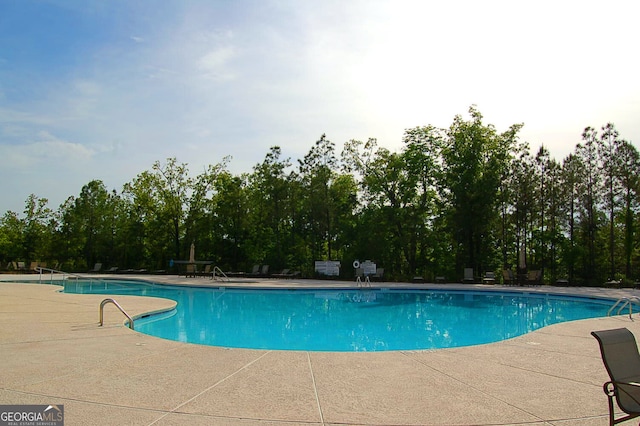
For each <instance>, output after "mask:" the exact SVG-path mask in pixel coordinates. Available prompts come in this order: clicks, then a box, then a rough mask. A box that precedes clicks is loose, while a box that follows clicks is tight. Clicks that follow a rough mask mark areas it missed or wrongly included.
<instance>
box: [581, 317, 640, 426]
mask: <svg viewBox="0 0 640 426" xmlns="http://www.w3.org/2000/svg"><path fill="white" fill-rule="evenodd" d="M591 335H593V337H595V338H596V340H597V341H598V343H599V344H600V353H601V355H602V362H603V363H604V366H605V367H606V369H607V373H609V378H610V379H611V380H610V381H608V382H606V383H605V384H604V385H603V389H604V393H605V394H606V395H607V398H608V400H609V425H611V426H613V425H615V424H617V423H621V422H624V421H627V420H631V419H634V418H636V417H638V416H640V354H639V353H638V345H637V344H636V339H635V338H634V337H633V333H631V332H630V331H629V330H628V329H626V328H616V329H613V330H602V331H593V332H591ZM614 398H615V400H616V402H617V404H618V407H620V409H621V410H622V411H624V412H625V413H626V415H625V416H623V417H619V418H617V419H616V418H615V412H614V405H613V399H614Z"/></svg>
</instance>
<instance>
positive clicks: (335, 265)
mask: <svg viewBox="0 0 640 426" xmlns="http://www.w3.org/2000/svg"><path fill="white" fill-rule="evenodd" d="M315 270H316V272H317V273H318V274H320V275H328V276H331V277H337V276H338V275H340V261H339V260H316V268H315Z"/></svg>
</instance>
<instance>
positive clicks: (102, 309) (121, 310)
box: [100, 298, 133, 330]
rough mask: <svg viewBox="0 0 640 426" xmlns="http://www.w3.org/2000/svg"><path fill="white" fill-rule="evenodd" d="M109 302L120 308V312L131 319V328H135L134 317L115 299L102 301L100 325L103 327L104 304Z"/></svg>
mask: <svg viewBox="0 0 640 426" xmlns="http://www.w3.org/2000/svg"><path fill="white" fill-rule="evenodd" d="M107 303H113V304H114V305H115V306H116V308H118V309H119V310H120V312H122V313H123V314H124V316H125V317H127V319H128V320H129V328H130V329H131V330H133V319H132V318H131V317H130V316H129V314H128V313H127V312H126V311H125V310H124V309H122V306H120V305H119V304H118V302H116V301H115V300H114V299H110V298H109V299H104V300H103V301H102V302H100V327H102V324H103V323H104V322H103V317H104V305H106V304H107Z"/></svg>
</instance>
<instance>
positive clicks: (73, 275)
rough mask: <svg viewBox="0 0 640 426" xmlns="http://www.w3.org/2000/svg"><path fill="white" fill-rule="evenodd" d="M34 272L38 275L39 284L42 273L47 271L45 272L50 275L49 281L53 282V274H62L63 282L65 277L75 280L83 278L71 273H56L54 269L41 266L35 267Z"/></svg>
mask: <svg viewBox="0 0 640 426" xmlns="http://www.w3.org/2000/svg"><path fill="white" fill-rule="evenodd" d="M35 271H36V272H38V273H39V274H40V282H42V275H43V274H44V271H47V272H49V273H51V278H50V280H51V281H53V274H62V279H63V280H64V279H65V277H66V276H67V275H68V276H70V277H75V278H76V279H78V278H84V277H83V276H82V275H78V274H73V273H71V272H64V271H58V270H56V269H51V268H44V267H42V266H36V267H35Z"/></svg>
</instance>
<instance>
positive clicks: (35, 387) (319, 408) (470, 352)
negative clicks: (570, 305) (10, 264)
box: [0, 285, 640, 426]
mask: <svg viewBox="0 0 640 426" xmlns="http://www.w3.org/2000/svg"><path fill="white" fill-rule="evenodd" d="M0 292H2V297H0V312H2V313H5V315H0V327H1V328H2V329H3V330H11V331H12V332H13V334H9V333H7V332H5V333H3V334H2V335H0V343H1V344H0V356H2V359H4V360H5V365H4V367H3V372H2V395H3V401H4V403H5V404H25V403H50V402H51V401H54V402H55V403H59V404H64V405H65V411H66V412H67V413H69V418H68V422H69V424H70V425H74V424H82V423H83V422H84V423H86V422H87V421H88V420H89V419H96V418H104V417H105V416H107V417H108V418H110V419H112V420H113V422H118V423H125V422H129V423H132V422H135V423H139V424H151V423H153V422H163V421H164V422H172V423H187V422H191V423H193V422H194V421H198V422H199V423H202V424H211V423H215V422H216V421H219V422H223V421H226V422H233V421H235V422H237V423H241V422H251V421H253V422H260V421H262V422H272V423H279V422H280V423H284V422H288V423H292V422H299V423H304V424H309V425H317V426H320V425H322V424H327V423H332V422H333V423H338V424H399V423H403V424H432V425H435V424H458V425H472V424H476V425H477V424H493V425H508V424H523V423H531V424H545V422H546V424H550V423H554V422H556V423H562V424H566V425H573V424H575V425H578V424H594V425H595V424H604V423H606V421H607V406H606V397H605V396H604V395H603V393H602V383H604V381H606V380H607V379H608V377H607V373H606V370H605V369H604V367H603V365H602V362H601V360H600V355H599V350H598V346H597V343H596V342H595V340H594V339H593V338H592V337H591V336H590V335H589V332H590V331H592V330H597V329H606V328H617V327H627V328H629V329H630V330H631V331H632V332H633V333H634V334H635V335H636V338H639V336H640V322H638V321H635V322H632V321H629V320H628V319H627V318H626V317H624V316H619V317H610V318H597V319H588V320H580V321H573V322H570V323H562V324H556V325H553V326H549V327H546V328H544V329H541V330H537V331H534V332H533V333H530V334H528V335H526V336H520V337H517V338H515V339H512V340H509V341H504V342H498V343H492V344H487V345H481V346H474V347H465V348H455V349H445V350H437V351H434V350H431V351H405V352H385V353H301V352H291V351H256V350H245V349H237V350H225V349H221V348H216V347H204V346H199V345H190V344H183V343H179V342H173V341H168V340H164V339H158V338H153V337H151V336H146V335H140V334H138V333H131V332H130V331H129V330H128V329H126V328H125V327H117V328H114V327H111V328H108V329H100V328H98V327H97V326H96V324H95V319H96V317H95V311H94V310H93V309H90V311H91V312H88V311H87V310H86V309H85V310H80V311H78V306H77V305H75V304H62V305H61V311H60V313H61V315H57V316H54V317H50V318H49V319H50V320H49V321H45V322H44V323H42V321H41V318H43V316H42V315H43V312H44V311H47V310H48V306H53V305H56V304H57V303H58V302H59V300H60V296H56V293H54V292H49V291H46V290H44V291H43V289H42V287H41V286H37V288H36V287H35V286H34V288H31V289H30V288H28V286H22V287H18V286H11V288H9V287H8V286H7V287H4V286H1V285H0ZM34 296H35V297H34ZM66 296H68V295H66ZM66 296H65V297H66ZM82 296H83V297H85V295H82ZM90 298H91V297H89V299H90ZM16 302H20V303H23V305H22V306H20V309H18V307H17V306H15V305H16ZM78 302H79V304H81V305H90V306H91V308H93V303H92V302H91V303H90V302H83V301H82V299H80V300H79V301H78ZM134 305H138V302H135V303H134ZM140 307H141V306H138V307H136V308H135V309H138V308H140ZM9 312H15V315H6V314H7V313H9ZM47 318H48V317H47ZM69 318H71V321H69ZM88 324H93V325H92V326H89V325H88ZM43 359H46V362H43V361H42V360H43ZM115 366H117V367H118V368H114V367H115ZM239 373H240V374H239ZM96 378H99V380H96ZM142 378H144V380H143V379H142ZM434 381H435V382H437V383H438V386H437V387H435V386H433V383H434ZM185 383H189V386H184V384H185ZM160 388H161V389H162V392H158V389H160ZM230 389H235V390H243V389H246V390H247V392H230V391H229V390H230ZM25 390H26V391H27V393H25ZM567 393H569V394H571V395H572V398H571V399H572V403H571V404H567V403H566V395H567ZM532 395H535V398H532ZM452 398H454V399H455V403H456V405H457V406H462V407H465V409H464V410H455V409H451V410H443V409H442V407H451V401H452ZM354 401H357V402H358V403H357V404H354ZM175 407H181V409H180V410H178V411H176V410H175ZM71 413H72V414H71ZM73 419H75V420H73Z"/></svg>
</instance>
